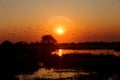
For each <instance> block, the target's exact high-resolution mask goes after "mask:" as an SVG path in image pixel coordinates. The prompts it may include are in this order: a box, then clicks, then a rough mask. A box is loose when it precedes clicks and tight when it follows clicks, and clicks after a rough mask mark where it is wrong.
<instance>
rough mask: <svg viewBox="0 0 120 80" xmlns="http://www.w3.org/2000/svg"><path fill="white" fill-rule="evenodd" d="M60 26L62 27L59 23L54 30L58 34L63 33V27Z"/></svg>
mask: <svg viewBox="0 0 120 80" xmlns="http://www.w3.org/2000/svg"><path fill="white" fill-rule="evenodd" d="M62 27H63V26H61V25H59V26H57V30H56V32H57V33H58V34H63V33H64V29H63V28H62Z"/></svg>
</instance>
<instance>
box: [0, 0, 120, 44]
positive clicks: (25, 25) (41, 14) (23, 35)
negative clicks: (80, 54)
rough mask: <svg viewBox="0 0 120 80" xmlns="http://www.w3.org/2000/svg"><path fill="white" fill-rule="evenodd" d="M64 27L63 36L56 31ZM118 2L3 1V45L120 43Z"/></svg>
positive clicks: (0, 16) (0, 13)
mask: <svg viewBox="0 0 120 80" xmlns="http://www.w3.org/2000/svg"><path fill="white" fill-rule="evenodd" d="M59 25H62V26H63V27H62V28H63V30H64V33H63V34H58V33H57V32H56V29H57V27H58V26H59ZM119 31H120V1H118V0H99V1H98V0H19V1H18V0H0V42H2V41H4V40H10V41H13V42H17V41H27V42H35V41H40V38H41V36H42V35H45V34H51V35H52V36H53V37H55V38H56V39H57V41H58V42H79V41H80V42H84V41H120V38H119V36H120V33H119Z"/></svg>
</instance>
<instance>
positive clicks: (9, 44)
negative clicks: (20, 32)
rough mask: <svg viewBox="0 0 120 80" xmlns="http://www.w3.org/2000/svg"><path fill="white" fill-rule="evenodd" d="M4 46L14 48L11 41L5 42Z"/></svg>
mask: <svg viewBox="0 0 120 80" xmlns="http://www.w3.org/2000/svg"><path fill="white" fill-rule="evenodd" d="M1 45H2V46H5V47H7V46H12V45H13V43H12V42H10V41H4V42H2V44H1Z"/></svg>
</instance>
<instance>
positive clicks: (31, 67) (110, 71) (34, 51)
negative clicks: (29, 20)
mask: <svg viewBox="0 0 120 80" xmlns="http://www.w3.org/2000/svg"><path fill="white" fill-rule="evenodd" d="M93 44H94V45H93ZM119 45H120V43H119V42H116V43H103V42H102V43H79V44H75V43H71V44H59V45H56V44H51V43H48V44H45V43H31V44H27V43H25V42H17V43H14V44H13V43H11V42H10V41H5V42H3V43H2V44H1V45H0V76H1V77H0V78H1V79H4V80H16V78H15V75H17V74H19V73H26V74H27V73H32V72H35V71H36V70H38V69H39V68H40V67H46V68H50V67H54V68H66V69H67V68H73V69H81V70H84V71H87V72H95V73H96V74H95V75H91V76H90V77H89V79H88V80H107V79H108V77H110V76H116V75H117V77H116V79H114V80H120V57H119V56H115V55H110V54H106V55H102V54H101V55H92V54H66V55H63V56H62V57H59V56H57V55H51V52H52V51H54V50H56V49H57V48H67V49H114V50H117V51H119ZM41 62H42V63H44V65H40V63H41ZM79 79H81V80H85V79H82V78H81V77H78V80H79ZM38 80H39V79H38Z"/></svg>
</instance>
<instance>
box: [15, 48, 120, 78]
mask: <svg viewBox="0 0 120 80" xmlns="http://www.w3.org/2000/svg"><path fill="white" fill-rule="evenodd" d="M51 54H52V55H58V56H59V57H62V56H63V55H66V54H93V55H99V54H113V55H115V56H119V55H120V52H117V51H114V50H106V49H101V50H70V49H58V50H56V51H54V52H52V53H51ZM41 64H42V65H44V63H41ZM91 75H94V76H96V72H94V71H93V72H87V71H84V70H81V69H74V68H73V69H71V68H67V69H66V68H65V69H64V68H55V67H54V68H53V67H51V68H46V67H45V66H44V67H40V68H39V69H38V70H37V71H35V72H34V73H31V74H24V73H21V74H19V75H17V76H16V77H17V78H18V79H19V80H36V79H38V80H40V79H47V80H57V79H63V80H76V79H78V80H79V79H82V80H86V79H87V80H92V79H90V77H91ZM111 76H112V75H111ZM110 78H112V77H110Z"/></svg>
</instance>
